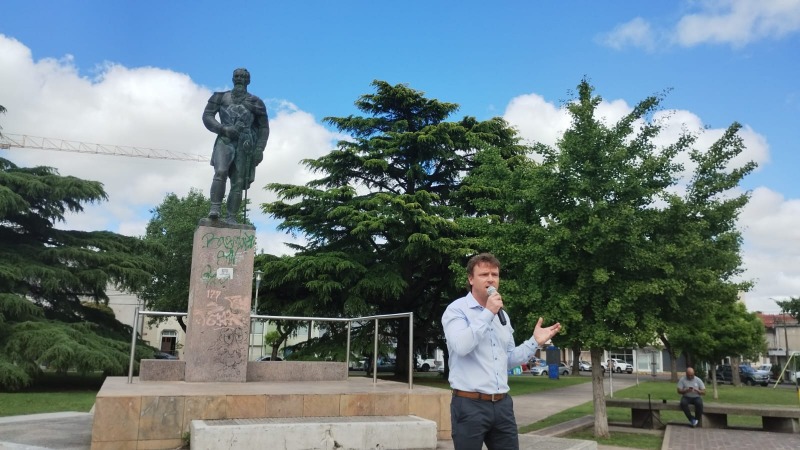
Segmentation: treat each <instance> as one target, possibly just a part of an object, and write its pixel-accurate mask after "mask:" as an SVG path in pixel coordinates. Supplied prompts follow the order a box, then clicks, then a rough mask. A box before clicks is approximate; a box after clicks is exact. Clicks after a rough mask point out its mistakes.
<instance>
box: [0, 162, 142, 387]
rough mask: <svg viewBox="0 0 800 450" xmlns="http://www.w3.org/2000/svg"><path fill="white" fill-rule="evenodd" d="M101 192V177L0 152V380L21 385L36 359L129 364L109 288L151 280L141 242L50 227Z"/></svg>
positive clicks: (37, 365)
mask: <svg viewBox="0 0 800 450" xmlns="http://www.w3.org/2000/svg"><path fill="white" fill-rule="evenodd" d="M101 200H106V194H105V192H104V191H103V187H102V185H101V184H100V183H99V182H95V181H86V180H81V179H78V178H75V177H70V176H60V175H59V174H58V173H57V172H56V171H55V170H54V169H52V168H49V167H33V168H23V167H17V166H16V165H15V164H13V163H12V162H11V161H8V160H6V159H3V158H0V387H2V388H5V389H18V388H21V387H23V386H25V385H27V384H29V383H30V382H31V381H32V380H33V378H34V377H35V376H36V375H37V374H38V373H39V372H40V370H41V367H48V368H50V369H53V370H58V371H66V370H78V371H82V372H86V371H91V370H102V371H105V372H106V373H115V374H122V373H124V371H125V370H126V369H127V361H128V357H129V352H130V336H131V335H130V333H131V330H130V327H125V326H123V325H122V324H121V323H119V322H118V321H117V320H116V319H115V318H114V316H113V313H112V312H111V310H110V309H109V308H107V307H105V305H106V304H107V303H108V297H107V296H106V289H107V288H108V287H109V286H116V287H118V288H119V289H122V290H131V289H136V288H139V287H140V286H142V285H144V284H146V283H148V282H149V281H150V279H151V274H150V272H149V264H148V260H147V259H146V258H143V257H139V256H137V255H139V254H141V248H140V246H141V245H142V243H141V241H140V240H139V239H137V238H132V237H127V236H122V235H119V234H115V233H111V232H107V231H95V232H85V231H70V230H62V229H58V228H56V227H55V225H56V223H58V222H63V221H64V215H65V214H66V213H67V212H81V211H82V210H83V205H84V204H86V203H92V202H98V201H101ZM141 351H142V352H145V353H146V351H147V350H146V349H141Z"/></svg>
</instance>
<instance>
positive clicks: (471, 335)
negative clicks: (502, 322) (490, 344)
mask: <svg viewBox="0 0 800 450" xmlns="http://www.w3.org/2000/svg"><path fill="white" fill-rule="evenodd" d="M492 319H494V314H492V312H491V311H489V310H488V309H484V310H483V311H481V313H480V314H478V316H477V320H474V321H472V322H470V320H469V318H468V317H467V316H466V314H464V311H462V310H460V309H459V308H456V307H455V306H453V305H450V306H449V307H448V308H447V310H446V311H445V312H444V315H443V316H442V327H443V328H444V335H445V338H446V339H447V342H448V345H450V351H453V352H455V353H456V354H458V355H461V356H463V355H466V354H468V353H470V352H471V351H473V350H474V349H475V347H477V346H478V343H479V342H480V340H481V339H482V338H483V337H484V336H485V335H486V332H487V330H488V328H489V324H491V323H492Z"/></svg>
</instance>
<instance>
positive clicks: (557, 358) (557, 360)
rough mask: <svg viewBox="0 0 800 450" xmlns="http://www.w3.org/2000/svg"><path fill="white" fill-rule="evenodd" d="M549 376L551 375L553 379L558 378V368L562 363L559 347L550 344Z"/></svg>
mask: <svg viewBox="0 0 800 450" xmlns="http://www.w3.org/2000/svg"><path fill="white" fill-rule="evenodd" d="M546 355H547V376H548V377H550V379H551V380H557V379H558V368H559V366H560V365H561V354H560V353H559V351H558V347H556V346H555V345H550V346H548V347H547V353H546Z"/></svg>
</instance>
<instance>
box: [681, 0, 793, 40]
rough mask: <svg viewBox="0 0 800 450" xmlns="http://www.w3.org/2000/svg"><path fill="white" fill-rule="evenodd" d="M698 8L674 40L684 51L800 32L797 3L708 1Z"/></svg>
mask: <svg viewBox="0 0 800 450" xmlns="http://www.w3.org/2000/svg"><path fill="white" fill-rule="evenodd" d="M697 4H698V5H699V6H700V11H698V12H697V13H694V14H688V15H685V16H683V17H682V18H681V19H680V20H679V21H678V23H677V24H676V26H675V35H674V39H675V40H676V41H677V43H679V44H680V45H682V46H685V47H690V46H694V45H698V44H703V43H712V44H731V45H733V46H737V47H738V46H743V45H746V44H749V43H751V42H754V41H757V40H760V39H766V38H772V39H777V38H781V37H783V36H785V35H787V34H790V33H794V32H797V31H798V30H800V1H798V0H769V1H763V0H723V1H721V0H713V1H708V0H707V1H703V2H698V3H697Z"/></svg>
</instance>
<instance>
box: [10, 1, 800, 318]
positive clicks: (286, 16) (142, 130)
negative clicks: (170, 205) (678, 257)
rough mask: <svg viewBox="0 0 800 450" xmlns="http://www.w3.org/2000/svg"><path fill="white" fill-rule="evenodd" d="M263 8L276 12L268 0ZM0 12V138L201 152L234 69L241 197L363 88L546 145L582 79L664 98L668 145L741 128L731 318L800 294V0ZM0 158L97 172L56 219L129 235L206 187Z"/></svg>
mask: <svg viewBox="0 0 800 450" xmlns="http://www.w3.org/2000/svg"><path fill="white" fill-rule="evenodd" d="M272 3H276V4H272ZM397 5H399V4H397V3H393V2H375V1H367V0H363V1H348V0H342V1H338V2H263V1H252V2H251V1H240V2H237V3H235V4H232V5H229V4H225V3H223V2H219V1H214V2H211V1H191V2H190V1H177V0H176V1H170V2H162V1H152V0H140V1H137V2H108V1H99V0H98V1H90V0H87V1H80V2H77V1H75V2H57V1H39V0H24V1H23V0H19V1H14V0H10V1H6V2H3V8H2V10H3V11H2V16H0V105H3V106H5V107H6V108H7V109H8V112H7V114H5V115H3V116H0V126H2V127H3V129H2V131H3V133H6V134H8V135H9V136H10V137H17V138H18V137H19V136H21V135H26V136H33V137H46V138H52V139H53V140H55V141H56V142H57V141H59V140H67V141H79V142H85V143H89V144H106V145H111V146H113V145H117V146H130V147H139V148H149V149H164V150H170V151H174V152H183V153H190V154H196V155H201V156H203V157H208V156H209V154H210V152H211V147H212V144H213V141H214V135H213V134H211V133H210V132H208V131H207V130H206V129H205V128H204V127H203V125H202V122H201V120H200V117H201V114H202V111H203V108H204V106H205V103H206V101H207V100H208V98H209V96H210V95H211V93H212V92H213V91H217V90H225V89H229V88H230V87H231V82H230V79H231V73H232V71H233V69H235V68H237V67H247V68H248V69H249V70H250V72H251V74H252V83H251V85H250V91H251V92H252V93H254V94H256V95H258V96H259V97H261V98H263V99H264V100H265V101H266V103H267V107H268V110H269V115H270V125H271V130H272V131H271V135H270V139H269V143H268V145H267V153H266V156H265V161H264V163H262V164H261V166H259V168H258V171H257V174H256V181H255V184H254V188H253V189H251V191H250V192H249V194H248V195H249V197H250V198H251V199H252V200H253V201H254V202H255V203H256V204H260V203H263V202H266V201H270V200H272V199H273V197H272V196H271V194H270V193H269V192H266V191H264V190H263V189H261V187H263V186H264V185H265V184H267V183H270V182H288V183H295V184H301V183H304V182H306V181H308V180H310V179H311V177H312V175H311V174H309V173H308V172H307V171H306V170H305V168H304V167H303V166H302V165H300V163H299V162H300V160H301V159H303V158H316V157H319V156H321V155H324V154H325V153H327V152H328V151H330V149H332V148H333V147H334V146H335V142H336V141H337V140H338V139H339V138H341V137H342V136H339V135H337V134H336V133H335V130H332V129H331V128H330V127H328V126H326V125H325V124H324V123H323V118H324V117H328V116H346V115H349V114H355V113H357V110H356V109H355V108H354V106H353V102H354V101H355V100H356V99H357V98H358V97H359V96H360V95H363V94H368V93H372V92H373V91H372V90H371V87H370V83H371V82H372V81H373V80H376V79H377V80H384V81H387V82H389V83H393V84H394V83H407V84H408V85H409V86H410V87H412V88H414V89H417V90H420V91H423V92H425V94H426V95H427V96H428V97H430V98H436V99H439V100H441V101H447V102H453V103H457V104H459V105H460V106H461V108H460V110H459V111H458V113H457V114H456V115H455V116H454V117H453V118H452V119H453V120H456V119H458V118H460V117H461V116H465V115H469V116H475V117H477V118H478V119H481V120H485V119H488V118H491V117H494V116H503V117H505V118H506V119H507V120H508V121H509V122H511V123H512V124H513V125H514V126H516V127H517V128H518V129H519V130H520V132H521V134H522V135H523V136H524V137H525V138H526V139H527V140H529V141H531V142H533V141H540V142H544V143H547V144H553V143H554V142H555V141H556V139H558V137H559V135H560V133H561V132H563V130H564V129H565V128H566V127H567V126H568V124H569V120H568V118H567V116H566V115H565V114H564V112H563V110H562V108H561V106H562V105H563V102H564V101H565V100H567V99H569V98H571V96H572V91H573V90H574V88H575V86H576V85H577V84H578V83H579V82H580V80H581V79H582V78H583V77H584V76H585V77H588V79H589V80H590V81H591V83H592V84H593V85H594V86H595V87H596V93H597V94H599V95H601V96H602V97H603V98H604V100H605V101H604V103H603V105H602V106H601V108H602V113H603V115H604V116H605V117H607V118H608V119H609V120H613V119H615V118H618V117H620V116H621V115H622V114H624V113H626V112H627V111H629V110H630V108H631V106H632V105H634V104H635V103H636V102H638V101H640V100H642V99H643V98H645V97H646V96H648V95H652V94H658V93H662V92H664V91H665V90H668V94H667V96H666V99H665V101H664V103H663V106H664V108H665V111H664V117H665V119H664V120H665V121H666V122H665V123H666V124H667V126H666V127H665V130H664V133H663V136H662V141H661V142H663V143H667V142H669V141H670V139H671V138H674V136H676V135H677V133H678V132H679V131H680V130H681V129H684V128H685V129H688V130H698V132H699V131H700V130H703V131H702V136H701V139H700V140H699V143H698V147H699V148H703V146H707V145H708V144H709V143H710V142H713V141H714V140H715V139H716V138H717V137H719V135H720V133H721V132H722V130H724V129H725V128H727V127H728V126H729V125H730V124H731V123H732V122H734V121H738V122H740V123H742V124H743V125H744V129H743V131H742V136H743V137H744V139H745V142H746V145H747V152H746V155H744V158H743V159H745V160H754V161H756V162H757V163H758V164H759V168H758V170H757V172H756V173H754V174H752V175H751V176H750V177H748V178H747V179H746V180H745V182H744V183H743V185H742V189H744V190H747V191H750V192H751V195H752V197H751V201H750V204H749V205H748V207H747V208H746V209H745V211H744V212H743V214H742V217H741V220H740V226H741V229H742V230H743V233H744V263H745V268H746V273H745V277H746V278H747V279H751V280H753V281H755V283H756V285H755V288H754V289H753V291H752V292H749V293H748V294H747V295H746V297H745V298H746V302H747V304H748V307H749V309H751V310H760V311H765V312H777V311H778V307H777V305H776V304H775V303H774V301H772V300H770V299H783V298H787V297H788V296H798V295H800V226H798V223H800V200H799V199H800V183H798V182H797V181H796V180H797V172H798V167H800V152H798V151H797V150H798V149H797V146H798V142H799V141H800V136H798V129H799V127H798V125H800V85H799V84H798V83H797V80H798V79H800V70H799V69H800V63H798V60H800V0H692V1H676V2H642V1H639V0H625V1H622V0H621V1H615V2H586V1H563V2H531V1H521V0H520V1H513V0H512V1H507V2H499V3H498V2H496V3H495V4H492V6H489V5H490V3H488V2H486V1H475V0H462V1H459V2H444V1H442V2H431V1H416V0H412V1H409V2H405V3H402V6H397ZM0 157H3V158H7V159H10V160H11V161H13V162H14V163H16V164H18V165H23V166H33V165H48V166H53V167H56V168H58V170H59V171H60V173H61V174H62V175H74V176H77V177H80V178H86V179H93V180H98V181H101V182H102V183H103V184H104V186H105V188H106V190H107V192H108V194H109V197H110V199H109V201H108V202H104V203H101V204H98V205H92V206H90V207H88V208H87V209H86V212H85V213H84V214H79V215H74V216H70V217H69V218H68V221H67V223H65V224H63V225H62V226H63V227H65V228H71V229H85V230H111V231H115V232H119V233H124V234H128V235H134V236H138V235H142V234H143V233H144V228H145V225H146V223H147V221H148V220H149V218H150V216H151V215H150V212H149V211H150V210H151V209H152V208H154V207H155V206H157V205H158V204H159V203H160V202H161V200H162V199H163V198H164V196H165V195H166V194H167V193H169V192H174V193H176V194H178V195H185V194H186V193H187V192H188V190H189V189H190V188H191V187H195V188H199V189H201V190H202V191H204V192H205V193H206V195H207V190H208V188H209V186H210V182H211V175H212V169H211V167H210V166H208V165H207V163H201V162H188V161H171V160H157V159H148V158H126V157H118V156H99V155H85V154H80V153H71V152H63V151H44V150H36V149H30V148H29V149H20V148H12V149H10V150H0ZM253 219H254V221H255V223H256V224H257V227H258V242H259V246H260V247H261V248H262V249H263V250H264V251H266V252H269V253H275V254H282V253H286V252H287V251H288V249H287V248H286V247H285V246H283V242H286V241H290V240H291V237H290V236H286V235H284V234H282V233H278V232H276V231H275V225H276V223H275V221H274V220H271V219H270V218H269V217H266V216H264V215H262V214H260V213H258V211H254V212H253Z"/></svg>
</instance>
